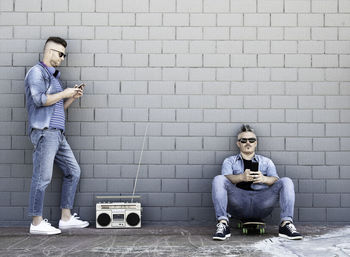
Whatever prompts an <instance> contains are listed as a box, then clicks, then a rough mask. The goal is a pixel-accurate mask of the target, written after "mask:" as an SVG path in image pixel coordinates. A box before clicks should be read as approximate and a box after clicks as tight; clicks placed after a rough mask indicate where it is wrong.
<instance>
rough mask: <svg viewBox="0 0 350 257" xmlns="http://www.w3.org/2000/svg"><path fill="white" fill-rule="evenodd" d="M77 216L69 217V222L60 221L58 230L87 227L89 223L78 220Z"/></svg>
mask: <svg viewBox="0 0 350 257" xmlns="http://www.w3.org/2000/svg"><path fill="white" fill-rule="evenodd" d="M77 215H78V214H76V213H74V214H73V216H71V217H70V220H68V221H64V220H60V222H59V223H58V227H59V228H60V229H69V228H86V227H87V226H89V222H87V221H83V220H80V218H79V217H78V216H77Z"/></svg>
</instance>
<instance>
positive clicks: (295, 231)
mask: <svg viewBox="0 0 350 257" xmlns="http://www.w3.org/2000/svg"><path fill="white" fill-rule="evenodd" d="M286 226H287V228H288V229H289V231H290V232H292V234H294V233H298V232H297V229H296V228H295V226H294V225H293V223H289V224H287V225H286Z"/></svg>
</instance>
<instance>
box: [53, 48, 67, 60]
mask: <svg viewBox="0 0 350 257" xmlns="http://www.w3.org/2000/svg"><path fill="white" fill-rule="evenodd" d="M51 50H52V51H55V52H57V53H58V56H59V57H60V58H62V57H64V58H66V56H67V55H65V54H64V53H62V52H61V51H58V50H56V49H51Z"/></svg>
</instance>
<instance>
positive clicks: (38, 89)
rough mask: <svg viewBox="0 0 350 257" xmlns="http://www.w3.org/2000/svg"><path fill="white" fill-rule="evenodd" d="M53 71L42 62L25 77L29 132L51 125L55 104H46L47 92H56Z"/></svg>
mask: <svg viewBox="0 0 350 257" xmlns="http://www.w3.org/2000/svg"><path fill="white" fill-rule="evenodd" d="M52 81H53V79H52V75H51V73H50V72H49V71H48V70H47V69H46V68H45V67H44V66H43V64H41V63H40V62H39V63H38V64H36V65H35V66H33V67H32V68H31V69H30V70H29V71H28V72H27V75H26V77H25V79H24V83H25V93H26V107H27V112H28V120H29V123H28V134H30V132H31V131H32V129H34V128H36V129H44V128H45V127H46V128H48V127H49V125H50V120H51V117H52V114H53V112H54V108H55V105H50V106H44V104H45V103H46V101H47V96H46V95H47V94H55V93H57V92H56V89H55V86H54V85H53V83H52Z"/></svg>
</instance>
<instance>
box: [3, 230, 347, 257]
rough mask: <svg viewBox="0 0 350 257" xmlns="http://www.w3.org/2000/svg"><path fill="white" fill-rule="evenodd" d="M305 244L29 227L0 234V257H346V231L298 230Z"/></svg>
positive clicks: (187, 233)
mask: <svg viewBox="0 0 350 257" xmlns="http://www.w3.org/2000/svg"><path fill="white" fill-rule="evenodd" d="M297 228H298V230H299V231H300V232H301V233H302V234H303V235H305V238H304V239H303V240H298V241H291V240H287V239H282V238H279V237H277V233H278V228H277V226H273V225H267V233H266V234H265V235H262V236H261V235H242V234H241V232H240V230H239V229H237V228H232V229H231V232H232V237H231V238H230V239H227V240H226V241H213V240H212V238H211V236H212V234H213V233H214V231H215V226H183V225H179V226H175V225H153V224H152V225H151V224H150V225H144V226H143V227H142V228H140V229H95V228H94V227H90V228H87V229H78V230H70V231H64V232H63V233H62V234H61V235H56V236H33V235H30V234H29V233H28V227H26V228H19V227H9V228H5V227H3V228H0V256H35V257H37V256H50V257H52V256H84V257H88V256H167V257H168V256H231V257H232V256H249V257H267V256H283V257H288V256H307V257H309V256H322V257H327V256H340V257H341V256H350V226H344V225H325V226H319V225H302V224H297Z"/></svg>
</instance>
